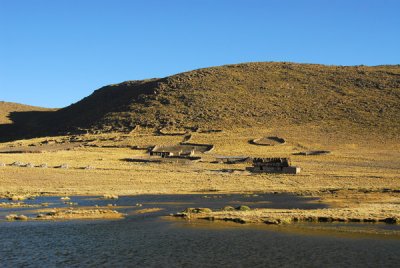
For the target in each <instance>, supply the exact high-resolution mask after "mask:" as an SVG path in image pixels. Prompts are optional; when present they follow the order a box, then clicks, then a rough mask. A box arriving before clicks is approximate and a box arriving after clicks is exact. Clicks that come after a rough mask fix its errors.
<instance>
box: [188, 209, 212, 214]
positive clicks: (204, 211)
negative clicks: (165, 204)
mask: <svg viewBox="0 0 400 268" xmlns="http://www.w3.org/2000/svg"><path fill="white" fill-rule="evenodd" d="M211 212H212V210H211V209H210V208H187V209H185V210H184V211H183V213H195V214H198V213H211Z"/></svg>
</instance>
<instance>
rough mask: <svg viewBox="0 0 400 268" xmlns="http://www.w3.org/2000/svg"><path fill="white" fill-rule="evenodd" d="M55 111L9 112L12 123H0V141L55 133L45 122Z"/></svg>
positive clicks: (49, 119)
mask: <svg viewBox="0 0 400 268" xmlns="http://www.w3.org/2000/svg"><path fill="white" fill-rule="evenodd" d="M54 113H55V111H29V112H10V114H9V115H8V116H7V117H8V118H9V119H10V120H11V121H12V123H8V124H0V142H8V141H15V140H19V139H29V138H37V137H44V136H50V135H55V134H56V133H55V132H56V131H55V130H54V129H50V128H48V127H44V126H46V125H47V124H46V123H45V122H49V121H51V118H53V115H54Z"/></svg>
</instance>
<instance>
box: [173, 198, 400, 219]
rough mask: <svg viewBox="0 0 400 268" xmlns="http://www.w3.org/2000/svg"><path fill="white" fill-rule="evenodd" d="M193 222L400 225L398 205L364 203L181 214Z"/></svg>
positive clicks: (399, 207) (399, 206)
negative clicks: (372, 223) (320, 207)
mask: <svg viewBox="0 0 400 268" xmlns="http://www.w3.org/2000/svg"><path fill="white" fill-rule="evenodd" d="M177 216H183V217H185V218H187V219H190V220H197V219H207V220H216V221H234V222H239V223H267V224H287V223H293V222H384V223H389V224H394V223H400V205H399V204H371V203H367V204H362V205H357V206H355V205H353V206H352V207H351V208H326V209H308V210H301V209H254V210H250V211H237V210H234V211H214V212H202V213H182V214H177Z"/></svg>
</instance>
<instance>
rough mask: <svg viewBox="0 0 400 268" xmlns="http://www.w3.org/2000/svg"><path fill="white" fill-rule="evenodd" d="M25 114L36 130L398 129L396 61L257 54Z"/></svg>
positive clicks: (399, 90)
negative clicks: (283, 59)
mask: <svg viewBox="0 0 400 268" xmlns="http://www.w3.org/2000/svg"><path fill="white" fill-rule="evenodd" d="M23 121H24V120H21V122H23ZM25 121H26V120H25ZM28 122H29V125H30V126H31V127H32V126H38V129H37V131H38V132H40V131H47V132H49V131H50V132H57V133H58V132H68V131H72V132H73V131H76V130H78V129H88V130H91V131H95V130H97V131H110V130H113V131H129V130H131V129H133V128H134V127H135V126H136V125H141V126H148V127H155V128H161V127H171V128H178V129H182V128H195V127H200V128H206V129H211V128H214V129H215V128H234V127H249V126H257V127H258V126H263V127H279V126H282V125H306V124H318V125H323V126H327V127H330V126H336V127H337V126H350V127H351V126H356V127H357V128H361V129H368V130H369V131H378V132H379V131H383V132H385V133H397V132H398V130H399V129H400V66H399V65H396V66H375V67H366V66H352V67H346V66H324V65H316V64H295V63H273V62H262V63H246V64H236V65H226V66H220V67H212V68H205V69H199V70H194V71H190V72H185V73H181V74H177V75H173V76H170V77H166V78H161V79H151V80H143V81H127V82H123V83H120V84H115V85H109V86H105V87H103V88H100V89H98V90H96V91H95V92H94V93H93V94H91V95H90V96H88V97H86V98H84V99H82V100H81V101H79V102H77V103H75V104H73V105H71V106H68V107H66V108H63V109H61V110H58V111H56V112H53V113H44V114H38V115H37V116H33V117H30V118H29V120H28ZM23 123H24V124H25V122H23Z"/></svg>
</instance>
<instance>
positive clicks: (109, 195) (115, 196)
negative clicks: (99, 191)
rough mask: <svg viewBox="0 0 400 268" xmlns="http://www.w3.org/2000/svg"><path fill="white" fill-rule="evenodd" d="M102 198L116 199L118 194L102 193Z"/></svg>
mask: <svg viewBox="0 0 400 268" xmlns="http://www.w3.org/2000/svg"><path fill="white" fill-rule="evenodd" d="M103 198H104V199H118V195H114V194H105V195H103Z"/></svg>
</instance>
